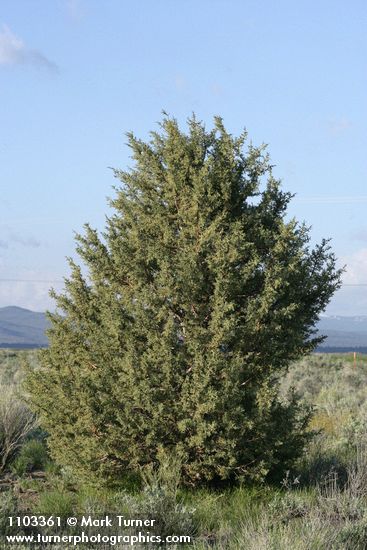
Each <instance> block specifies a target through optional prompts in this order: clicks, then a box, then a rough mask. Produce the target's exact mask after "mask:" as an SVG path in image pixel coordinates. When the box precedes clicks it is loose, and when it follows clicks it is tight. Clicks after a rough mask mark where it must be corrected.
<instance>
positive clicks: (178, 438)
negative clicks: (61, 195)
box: [28, 116, 340, 484]
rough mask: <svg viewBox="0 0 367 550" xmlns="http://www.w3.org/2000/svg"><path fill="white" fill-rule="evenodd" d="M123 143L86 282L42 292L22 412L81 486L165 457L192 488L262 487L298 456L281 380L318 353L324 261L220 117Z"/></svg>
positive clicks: (333, 285) (335, 277)
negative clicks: (39, 330) (127, 164)
mask: <svg viewBox="0 0 367 550" xmlns="http://www.w3.org/2000/svg"><path fill="white" fill-rule="evenodd" d="M128 141H129V146H130V147H131V150H132V156H133V159H134V166H133V168H131V169H128V170H126V171H122V170H115V176H116V178H117V179H118V180H119V181H120V184H119V186H117V187H116V188H115V197H114V198H113V199H112V200H111V205H112V207H113V212H114V213H113V215H112V216H111V217H109V218H108V219H107V222H106V229H105V232H104V233H103V234H102V235H99V233H98V232H97V231H96V230H95V229H93V228H91V227H90V226H89V225H86V226H85V231H84V233H83V234H82V235H77V238H76V239H77V248H76V250H77V253H78V255H79V257H80V258H81V260H82V263H83V264H84V265H85V266H86V267H87V273H88V275H86V276H84V275H83V274H82V269H81V267H80V266H79V265H78V264H77V263H75V262H74V261H73V260H70V266H71V274H70V276H69V278H68V279H67V280H66V281H65V290H64V292H63V293H61V294H58V295H56V294H55V293H53V296H54V297H55V299H56V303H57V306H58V310H57V313H52V314H50V320H51V324H52V326H51V329H50V331H49V339H50V347H49V349H47V350H44V351H43V352H42V361H41V368H40V369H39V370H37V371H35V372H34V373H33V374H31V375H30V377H29V379H28V388H29V391H30V394H31V396H30V400H31V403H32V406H33V408H34V410H35V411H36V412H37V413H38V414H39V416H40V419H41V422H42V425H43V427H44V428H45V429H46V430H47V432H48V433H49V445H50V448H51V452H52V455H53V456H54V458H55V459H56V460H57V461H58V462H59V463H60V464H62V465H68V466H70V467H72V468H73V470H74V471H75V472H77V473H78V474H80V475H82V476H84V477H89V478H99V479H102V480H103V479H105V480H106V479H117V478H119V476H121V475H122V473H124V472H127V471H132V472H134V471H138V470H139V468H141V467H144V466H146V465H152V464H153V465H154V464H156V463H157V462H158V461H159V459H160V457H161V456H164V455H165V454H175V455H177V456H180V457H181V459H182V474H183V479H184V480H185V481H186V482H187V483H193V484H195V483H201V482H205V481H209V480H218V479H221V480H233V479H238V478H240V479H241V478H247V479H260V478H264V476H266V475H267V474H268V473H271V472H272V471H274V470H275V469H277V468H279V467H281V466H282V467H287V466H288V464H289V461H290V460H291V459H293V458H294V457H295V456H296V455H297V454H298V453H299V452H300V450H301V449H302V446H303V444H304V438H305V423H306V417H305V415H304V414H303V413H301V411H300V408H299V406H298V404H297V402H296V401H295V398H290V399H289V400H288V402H282V401H281V400H280V398H279V396H278V380H279V377H280V375H281V374H282V373H283V372H284V371H285V370H286V369H287V367H288V365H289V364H290V362H291V361H293V360H295V359H297V358H299V357H300V356H302V355H304V354H306V353H308V352H310V351H311V350H313V349H314V348H315V346H316V345H317V343H318V342H319V341H320V339H319V338H318V337H316V333H315V329H314V325H315V322H316V321H317V319H318V316H319V314H320V312H322V311H323V309H324V308H325V306H326V304H327V303H328V301H329V299H330V297H331V296H332V294H333V292H334V291H335V290H336V289H337V288H338V286H339V284H340V272H339V271H338V270H337V269H336V268H335V257H334V255H333V253H332V252H331V251H330V246H329V243H328V241H325V240H324V241H322V242H321V244H319V245H317V246H316V247H315V248H313V249H311V248H310V245H309V241H310V235H309V229H308V228H307V227H306V226H305V225H304V224H299V223H298V222H297V221H295V220H294V219H291V220H288V221H287V220H286V217H285V216H286V210H287V206H288V203H289V201H290V200H291V194H290V193H288V192H284V191H282V190H281V188H280V183H279V181H278V180H277V179H275V177H274V176H273V173H272V166H271V164H270V161H269V157H268V155H267V153H266V149H265V148H264V147H255V146H253V145H252V144H249V143H248V140H247V135H246V133H243V134H242V135H240V136H239V137H233V136H232V135H231V134H229V133H228V132H227V131H226V130H225V128H224V126H223V123H222V120H221V119H220V118H215V125H214V129H213V130H211V131H207V130H206V129H205V127H204V125H203V124H202V123H200V122H198V121H197V120H196V119H195V118H194V117H193V118H191V119H190V120H189V121H188V131H187V133H185V132H183V131H181V130H180V128H179V126H178V124H177V122H176V120H175V119H172V118H170V117H168V116H164V118H163V121H162V123H161V124H160V129H159V131H158V132H152V133H151V136H150V139H149V141H147V142H145V141H142V140H140V139H137V138H136V137H135V136H134V135H133V134H128Z"/></svg>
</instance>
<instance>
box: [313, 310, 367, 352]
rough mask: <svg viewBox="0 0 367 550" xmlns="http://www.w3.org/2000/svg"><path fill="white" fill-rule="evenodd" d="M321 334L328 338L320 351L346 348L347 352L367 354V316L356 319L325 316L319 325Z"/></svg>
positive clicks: (356, 317)
mask: <svg viewBox="0 0 367 550" xmlns="http://www.w3.org/2000/svg"><path fill="white" fill-rule="evenodd" d="M318 329H319V332H320V334H324V335H326V336H327V338H326V339H325V341H324V342H323V343H322V344H321V346H320V348H319V351H329V349H327V350H326V348H345V351H348V350H349V351H361V349H362V348H364V349H365V350H366V351H364V352H363V353H366V352H367V315H358V316H354V317H343V316H337V315H335V316H325V317H321V319H320V321H319V323H318Z"/></svg>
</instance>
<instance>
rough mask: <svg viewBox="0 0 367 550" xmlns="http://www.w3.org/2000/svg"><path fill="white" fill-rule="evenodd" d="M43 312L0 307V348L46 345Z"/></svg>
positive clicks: (14, 307) (46, 324)
mask: <svg viewBox="0 0 367 550" xmlns="http://www.w3.org/2000/svg"><path fill="white" fill-rule="evenodd" d="M47 326H48V321H47V319H46V315H45V314H44V313H39V312H35V311H30V310H29V309H24V308H22V307H16V306H8V307H2V308H0V348H40V347H45V346H47V345H48V340H47V337H46V335H45V330H46V328H47Z"/></svg>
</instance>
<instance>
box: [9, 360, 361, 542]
mask: <svg viewBox="0 0 367 550" xmlns="http://www.w3.org/2000/svg"><path fill="white" fill-rule="evenodd" d="M24 359H27V360H28V361H29V362H30V364H31V365H32V366H33V367H35V366H36V365H37V351H17V352H14V351H10V350H1V351H0V375H1V376H0V384H1V394H0V437H2V440H1V441H0V453H1V455H0V460H2V461H3V462H2V464H3V468H2V473H1V478H0V490H1V492H0V533H1V537H2V539H3V541H4V542H3V544H4V546H3V547H4V548H7V547H8V546H7V545H6V542H5V538H4V537H5V536H6V535H11V534H21V533H24V534H27V533H29V531H30V529H29V527H27V526H23V527H17V526H13V527H10V526H9V521H8V517H9V516H17V515H19V514H24V513H28V514H29V513H32V514H44V515H45V516H51V515H52V516H62V517H66V516H81V515H91V516H93V517H97V518H98V517H104V516H105V515H106V514H109V515H111V516H115V515H124V516H125V517H130V518H153V517H154V518H155V524H154V526H153V527H152V528H149V531H150V534H151V535H154V534H158V535H160V536H162V537H165V536H167V535H172V534H175V535H186V536H191V537H192V541H193V542H192V543H191V545H190V547H192V548H195V549H197V550H199V549H201V550H204V549H206V548H214V549H247V550H263V549H264V550H265V549H274V550H289V549H294V550H298V549H305V550H306V549H307V550H310V549H334V548H335V549H361V550H362V549H365V548H366V547H367V429H366V426H367V424H366V420H367V398H366V397H367V356H362V355H360V356H358V357H357V361H356V364H354V362H353V357H352V356H351V355H337V354H335V355H332V354H330V355H329V354H327V355H326V354H325V355H324V354H314V355H311V356H309V357H307V358H305V359H303V360H301V361H299V362H297V363H296V364H294V365H293V366H292V367H291V368H290V370H289V372H288V374H287V375H286V376H285V378H284V379H283V380H282V389H283V390H284V395H285V394H286V391H287V389H288V388H289V387H291V386H293V387H294V388H295V390H296V392H297V393H298V395H299V397H300V399H302V400H303V401H304V403H306V404H307V405H309V406H310V407H312V408H313V414H312V418H311V422H310V425H309V429H310V431H312V432H313V433H314V436H313V438H312V440H311V441H310V443H309V445H308V447H307V448H306V449H305V452H304V455H303V457H302V458H301V460H299V462H298V463H297V464H296V465H295V467H294V469H293V470H292V471H289V472H288V473H287V474H286V476H285V477H284V479H283V480H282V481H281V482H279V483H273V484H271V483H267V484H262V485H254V486H242V487H240V486H239V487H233V488H232V489H226V490H222V489H200V490H196V491H190V490H188V489H182V488H180V486H179V471H178V466H177V464H173V463H171V464H163V465H162V467H161V470H160V471H159V472H155V473H153V472H151V474H150V475H145V477H144V479H143V480H142V481H141V482H138V481H137V480H134V479H131V478H128V477H127V478H126V479H122V480H121V484H120V485H119V486H118V487H114V488H101V487H95V486H89V485H86V484H80V483H79V482H78V480H77V479H75V478H74V477H73V475H72V473H71V472H69V471H65V470H60V469H59V468H58V467H57V466H56V465H55V464H54V463H53V461H52V459H51V458H50V457H49V456H48V452H47V437H46V434H44V433H42V431H41V430H40V428H39V427H38V426H37V424H36V423H34V419H33V418H32V417H31V415H30V414H29V411H28V409H27V407H26V405H25V403H24V396H23V395H22V376H23V374H22V367H21V364H22V362H23V360H24ZM12 414H13V416H14V418H13V422H15V420H14V419H15V418H16V419H18V420H19V418H22V419H23V421H24V422H26V423H27V422H28V424H26V427H27V429H28V431H27V432H24V434H23V435H24V437H22V438H21V439H20V440H19V445H17V446H16V449H15V451H14V452H13V451H11V452H10V453H9V455H8V458H7V459H6V460H4V452H5V451H6V445H7V442H6V441H7V440H6V434H9V433H10V432H11V429H13V428H14V426H11V425H10V424H11V422H10V420H11V415H12ZM9 419H10V420H9ZM24 422H23V425H24ZM23 427H24V426H23ZM18 428H19V426H18ZM13 431H14V430H13ZM4 434H5V435H4ZM37 529H38V532H40V533H42V534H43V535H45V534H57V533H59V534H60V529H59V530H58V529H57V528H55V526H48V527H44V528H42V529H41V528H40V527H38V528H37V527H36V529H35V531H36V532H37ZM68 529H69V530H68V531H66V530H65V529H64V530H63V531H62V532H63V533H64V534H65V533H69V534H70V535H75V534H78V528H72V527H69V528H68ZM144 529H146V528H143V529H141V528H140V531H144ZM83 530H84V531H85V533H87V534H89V535H90V536H91V535H92V534H93V533H96V532H98V531H99V532H102V533H103V535H104V536H106V537H108V536H109V537H111V539H110V543H109V544H107V545H106V548H110V547H111V546H112V543H111V541H114V540H115V539H113V538H112V537H114V536H116V535H117V534H119V533H120V534H121V533H122V527H121V528H118V527H116V526H115V525H114V526H113V527H111V526H110V527H108V526H107V527H104V528H103V529H101V528H97V527H93V526H87V527H85V528H84V529H83ZM137 531H139V529H138V528H137V527H134V526H130V527H128V528H125V529H124V531H123V532H124V533H125V534H126V533H130V534H132V535H134V536H137ZM113 546H114V547H115V548H127V547H128V546H127V545H126V544H124V543H121V544H120V543H117V544H114V545H113ZM11 547H12V548H16V546H15V545H12V546H11ZM28 547H29V546H26V545H23V546H22V545H19V546H18V548H28ZM39 547H41V546H39ZM52 547H53V548H58V547H59V548H65V545H64V546H62V545H61V546H58V545H53V546H52ZM81 547H84V548H93V547H94V546H93V544H86V545H85V546H81ZM95 547H96V548H97V547H98V548H102V547H103V546H102V545H101V544H99V545H98V546H95ZM135 547H136V548H139V547H144V548H149V547H154V548H157V547H159V545H158V544H156V543H155V544H152V546H150V545H149V544H145V545H141V546H139V545H135ZM166 547H167V545H166ZM168 547H170V548H176V547H177V548H178V547H180V548H181V547H186V545H185V544H183V543H182V544H178V545H175V544H171V545H168ZM32 548H37V546H36V545H32Z"/></svg>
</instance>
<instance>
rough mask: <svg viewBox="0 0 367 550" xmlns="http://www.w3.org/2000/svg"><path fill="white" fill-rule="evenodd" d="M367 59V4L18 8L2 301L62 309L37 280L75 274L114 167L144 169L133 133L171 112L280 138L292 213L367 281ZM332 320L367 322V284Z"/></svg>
mask: <svg viewBox="0 0 367 550" xmlns="http://www.w3.org/2000/svg"><path fill="white" fill-rule="evenodd" d="M366 50H367V4H366V3H365V2H364V1H362V0H352V1H351V2H349V3H348V4H347V3H346V2H345V1H344V0H343V1H342V0H332V1H331V0H323V1H322V2H309V1H307V2H306V1H303V0H301V1H299V2H294V1H291V0H278V1H277V2H271V1H270V0H267V1H261V0H256V1H248V0H225V1H224V0H223V1H222V0H154V2H153V1H151V0H139V1H133V0H129V1H128V0H104V1H103V2H102V1H100V0H53V1H52V2H50V1H48V0H2V3H1V12H0V128H1V133H0V185H1V195H0V279H2V280H1V281H0V306H5V305H19V306H24V307H29V308H32V309H35V310H43V309H45V308H46V307H52V302H51V301H50V299H49V298H48V288H49V287H50V284H49V283H48V282H45V283H43V282H23V280H24V279H25V280H32V281H35V280H36V281H54V280H55V281H58V280H60V279H62V277H63V276H65V275H67V273H68V268H67V263H66V260H65V257H66V256H70V255H74V240H73V231H74V230H75V231H81V229H82V226H83V223H85V222H87V221H88V222H90V223H91V224H92V225H94V226H96V227H98V228H99V229H103V226H104V217H105V214H106V213H107V204H106V197H107V196H111V195H112V194H113V191H112V185H114V183H115V180H114V179H113V176H112V172H111V170H110V169H109V167H111V166H113V167H117V168H126V166H128V165H129V164H130V163H131V161H130V159H129V150H128V148H127V147H126V138H125V135H124V134H125V132H127V131H130V130H132V131H133V132H134V133H135V134H136V135H138V136H139V137H142V138H146V137H147V136H148V133H149V131H150V130H152V129H155V127H156V122H157V121H159V120H160V118H161V111H162V109H164V110H166V111H167V112H169V113H170V114H172V115H174V116H176V118H177V119H178V120H179V121H180V123H182V125H184V124H185V120H186V118H187V117H188V116H189V115H190V114H191V113H192V112H193V111H194V112H195V113H196V114H197V116H198V118H200V119H202V120H203V121H205V123H206V124H207V126H208V127H210V125H211V124H212V119H213V116H214V115H217V114H219V115H221V116H222V117H223V118H224V122H225V125H226V126H227V128H228V129H229V130H230V131H231V132H233V133H235V134H238V133H239V132H241V131H242V129H243V128H244V127H246V128H247V130H248V133H249V137H250V138H251V139H252V141H253V142H254V143H255V144H260V143H262V142H266V143H268V144H269V152H270V155H271V158H272V162H273V163H274V164H275V165H276V168H275V173H276V175H277V176H278V177H280V178H282V181H283V187H284V189H286V190H290V191H292V192H293V193H296V194H297V195H296V198H295V199H294V200H293V201H292V203H291V205H290V209H289V214H290V215H291V216H296V218H298V219H299V220H301V221H302V220H305V221H306V222H307V224H309V225H312V238H313V242H317V241H319V240H320V239H321V238H322V237H331V238H332V246H333V249H334V251H335V253H336V254H337V256H338V258H339V259H340V260H339V261H340V263H343V264H344V263H346V264H347V266H348V269H347V273H346V274H345V276H344V281H345V282H346V283H348V284H359V283H367V220H366V216H365V212H366V208H367V188H366V175H367V154H366V151H367V133H366V131H365V129H366V126H367V112H366V96H367V94H366V91H367V86H366V84H367V51H366ZM4 279H12V281H5V280H4ZM14 279H17V280H21V281H14ZM53 286H55V287H56V288H58V287H59V286H60V285H59V284H58V283H55V284H54V285H53ZM328 313H330V314H367V286H366V287H350V286H345V287H344V288H343V289H342V290H340V291H339V292H338V294H337V295H336V296H335V297H334V299H333V301H332V302H331V304H330V306H329V308H328Z"/></svg>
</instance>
